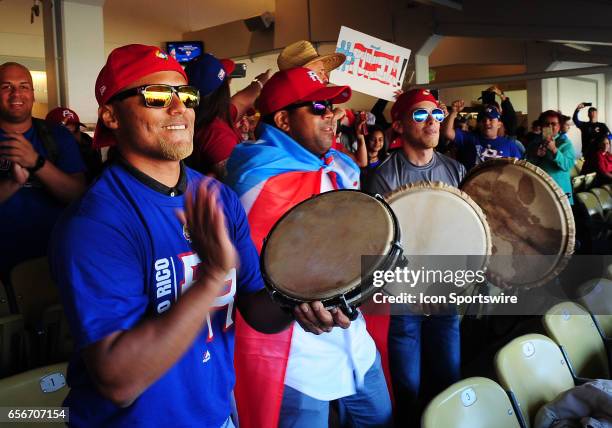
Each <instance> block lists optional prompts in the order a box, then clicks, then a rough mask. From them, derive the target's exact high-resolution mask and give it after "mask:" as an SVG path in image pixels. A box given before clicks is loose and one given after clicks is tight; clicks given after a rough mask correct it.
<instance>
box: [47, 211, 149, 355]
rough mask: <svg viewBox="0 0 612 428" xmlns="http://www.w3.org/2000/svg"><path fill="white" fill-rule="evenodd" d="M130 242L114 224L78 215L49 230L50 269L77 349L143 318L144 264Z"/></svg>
mask: <svg viewBox="0 0 612 428" xmlns="http://www.w3.org/2000/svg"><path fill="white" fill-rule="evenodd" d="M132 242H133V239H130V238H129V237H128V236H127V235H126V234H125V233H122V232H121V231H119V229H118V228H116V227H113V226H111V225H109V224H103V223H101V222H99V221H96V220H93V219H90V218H86V217H82V216H77V217H73V218H71V219H70V220H68V222H67V223H63V224H60V225H59V226H58V227H57V228H56V230H55V231H54V235H53V238H52V243H51V250H50V263H51V271H52V274H53V277H54V279H55V281H56V283H57V285H58V287H59V290H60V294H61V297H62V302H63V305H64V311H65V313H66V316H67V319H68V322H69V324H70V327H71V332H72V334H73V336H74V338H75V341H76V349H77V350H78V349H83V348H84V347H86V346H87V345H89V344H91V343H94V342H97V341H99V340H101V339H103V338H104V337H106V336H108V335H109V334H111V333H114V332H116V331H123V330H129V329H130V328H132V327H134V325H136V324H137V323H138V322H139V321H140V320H141V319H142V317H143V316H144V314H145V312H146V310H147V307H148V298H147V295H146V293H145V277H144V275H145V274H144V267H143V263H144V262H143V261H142V260H140V259H139V258H140V257H141V256H139V253H138V251H137V250H136V249H135V248H134V246H133V244H132ZM109 243H112V245H111V244H109Z"/></svg>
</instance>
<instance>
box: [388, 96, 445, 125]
mask: <svg viewBox="0 0 612 428" xmlns="http://www.w3.org/2000/svg"><path fill="white" fill-rule="evenodd" d="M421 101H431V102H432V103H434V104H435V105H438V100H436V98H435V97H434V96H433V95H432V94H431V92H430V91H429V90H427V89H412V90H411V91H408V92H404V93H403V94H401V95H400V96H399V97H398V98H397V101H395V104H393V107H391V119H392V120H398V119H399V118H400V116H401V115H402V113H404V112H406V111H409V110H410V109H411V108H412V106H413V105H415V104H416V103H420V102H421Z"/></svg>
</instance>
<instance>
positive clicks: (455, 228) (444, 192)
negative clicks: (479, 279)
mask: <svg viewBox="0 0 612 428" xmlns="http://www.w3.org/2000/svg"><path fill="white" fill-rule="evenodd" d="M385 200H386V201H387V203H388V204H389V205H390V206H391V208H392V209H393V212H395V215H396V216H397V219H398V222H399V224H400V230H401V231H402V247H403V248H404V256H405V257H406V258H407V259H408V263H409V266H412V268H413V269H419V268H420V267H427V268H428V269H441V270H447V269H451V270H454V271H457V270H465V269H469V270H473V271H476V270H485V269H486V266H487V262H488V258H489V254H491V243H492V241H491V233H490V231H489V225H488V224H487V220H486V218H485V215H484V214H483V212H482V210H481V209H480V208H479V207H478V205H476V203H475V202H474V201H472V200H471V199H470V197H469V196H468V195H467V194H465V193H463V192H462V191H460V190H459V189H457V188H455V187H452V186H449V185H447V184H444V183H441V182H418V183H413V184H408V185H404V186H402V187H400V188H399V189H397V190H395V191H393V192H391V193H389V194H387V195H386V197H385ZM425 256H430V257H425ZM431 256H453V257H431Z"/></svg>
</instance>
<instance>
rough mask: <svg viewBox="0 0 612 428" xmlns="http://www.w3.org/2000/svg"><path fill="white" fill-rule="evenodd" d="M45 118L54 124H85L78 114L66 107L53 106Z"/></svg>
mask: <svg viewBox="0 0 612 428" xmlns="http://www.w3.org/2000/svg"><path fill="white" fill-rule="evenodd" d="M45 120H46V121H47V122H49V123H52V124H55V125H68V124H69V123H74V124H75V125H78V126H85V125H83V124H82V123H81V119H79V115H78V114H76V112H75V111H74V110H70V109H69V108H67V107H55V108H54V109H53V110H51V111H50V112H49V113H47V117H45Z"/></svg>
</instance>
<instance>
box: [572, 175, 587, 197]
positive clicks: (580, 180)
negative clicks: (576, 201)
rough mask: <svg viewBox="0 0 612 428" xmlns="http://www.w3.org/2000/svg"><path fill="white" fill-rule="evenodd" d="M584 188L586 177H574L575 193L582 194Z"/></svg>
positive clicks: (573, 188) (573, 186)
mask: <svg viewBox="0 0 612 428" xmlns="http://www.w3.org/2000/svg"><path fill="white" fill-rule="evenodd" d="M583 187H584V175H577V176H576V177H572V190H573V191H574V193H576V192H580V191H581V190H582V189H583Z"/></svg>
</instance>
